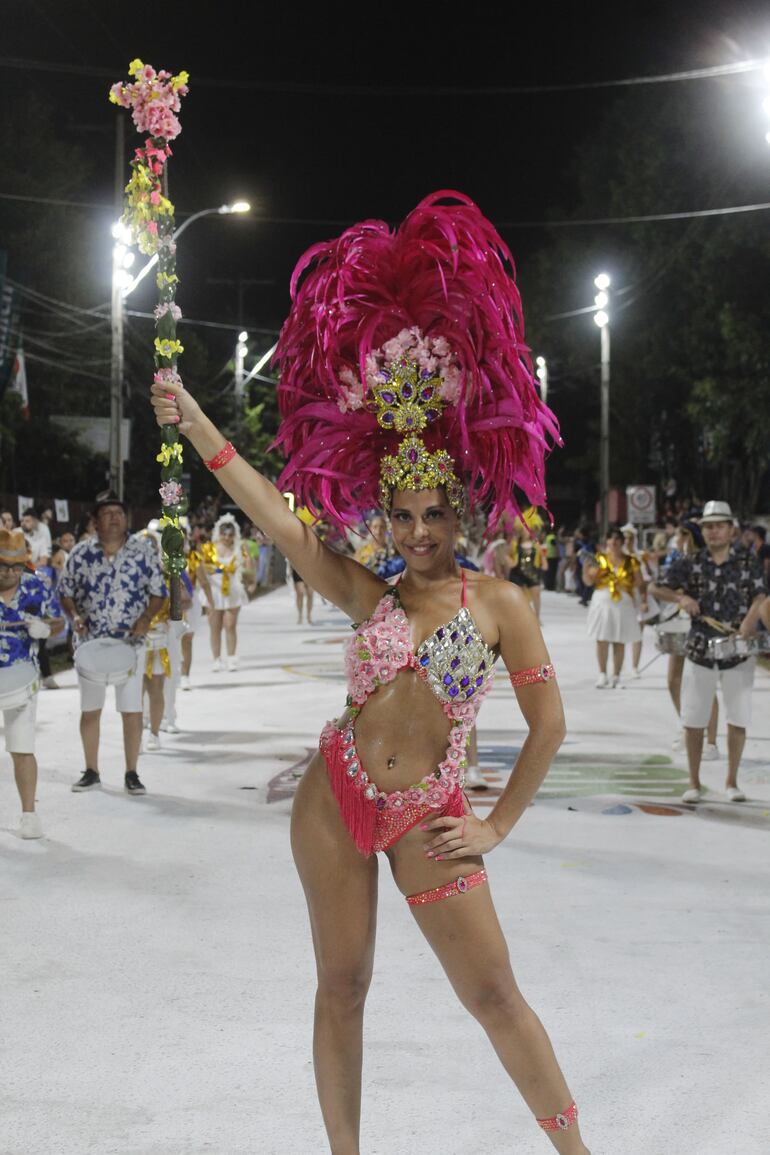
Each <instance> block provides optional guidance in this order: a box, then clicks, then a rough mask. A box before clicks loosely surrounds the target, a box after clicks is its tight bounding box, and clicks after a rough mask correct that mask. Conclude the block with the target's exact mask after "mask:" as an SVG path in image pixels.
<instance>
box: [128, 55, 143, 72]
mask: <svg viewBox="0 0 770 1155" xmlns="http://www.w3.org/2000/svg"><path fill="white" fill-rule="evenodd" d="M141 72H144V61H142V60H140V59H139V57H138V56H137V58H136V60H132V61H131V63H130V64H129V66H128V75H129V76H139V74H140V73H141Z"/></svg>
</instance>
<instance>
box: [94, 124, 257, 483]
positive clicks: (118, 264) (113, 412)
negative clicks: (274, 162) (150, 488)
mask: <svg viewBox="0 0 770 1155" xmlns="http://www.w3.org/2000/svg"><path fill="white" fill-rule="evenodd" d="M120 123H121V124H122V123H123V122H122V121H120ZM250 210H251V205H250V204H249V202H248V201H235V203H234V204H231V205H220V206H219V208H215V209H201V210H200V212H197V213H193V214H192V216H190V217H188V218H187V219H186V220H185V221H183V222H182V224H181V225H180V226H179V228H178V229H176V230H175V232H174V235H173V239H174V240H176V239H177V238H178V237H179V236H181V234H182V233H183V232H184V231H185V229H187V228H189V227H190V225H191V224H192V223H193V221H197V220H200V218H201V217H207V216H210V215H211V214H217V215H219V216H229V215H230V214H232V213H248V212H250ZM112 235H113V237H114V238H115V242H116V243H115V246H114V248H113V251H112V296H111V300H110V318H111V332H112V337H111V350H112V356H111V370H110V488H111V489H113V490H114V491H115V493H117V494H118V496H119V497H120V499H121V500H122V499H123V447H122V445H121V440H122V426H123V376H124V353H123V317H124V314H123V303H124V301H125V299H126V297H128V296H130V294H131V293H133V291H134V289H135V288H136V286H137V285H138V284H139V283H140V282H141V281H143V280H144V278H145V277H146V276H147V274H148V273H149V272H150V270H151V269H153V268H154V267H155V266H156V265H157V263H158V254H157V253H156V254H155V255H154V256H152V257H150V259H149V261H148V262H147V263H146V264H145V265H143V266H142V268H141V269H140V270H139V272H138V273H137V274H136V276H135V277H133V278H132V277H131V274H130V273H129V272H128V270H129V268H130V267H131V265H133V263H134V260H135V256H136V254H135V253H131V252H129V251H128V246H129V245H130V244H131V236H130V234H129V233H128V232H127V230H126V229H125V227H124V226H123V225H122V224H120V222H118V224H116V225H113V228H112Z"/></svg>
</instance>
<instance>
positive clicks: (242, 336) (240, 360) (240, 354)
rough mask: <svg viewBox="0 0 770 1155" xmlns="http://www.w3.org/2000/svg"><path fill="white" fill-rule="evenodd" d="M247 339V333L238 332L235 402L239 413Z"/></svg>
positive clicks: (241, 400) (247, 348) (241, 402)
mask: <svg viewBox="0 0 770 1155" xmlns="http://www.w3.org/2000/svg"><path fill="white" fill-rule="evenodd" d="M248 339H249V334H248V333H246V332H243V333H239V334H238V344H237V345H236V346H235V404H236V408H237V410H238V413H239V414H240V412H241V409H242V407H243V383H244V377H243V370H244V362H245V360H246V354H247V353H248V350H249V347H248V345H247V344H246V342H247V341H248Z"/></svg>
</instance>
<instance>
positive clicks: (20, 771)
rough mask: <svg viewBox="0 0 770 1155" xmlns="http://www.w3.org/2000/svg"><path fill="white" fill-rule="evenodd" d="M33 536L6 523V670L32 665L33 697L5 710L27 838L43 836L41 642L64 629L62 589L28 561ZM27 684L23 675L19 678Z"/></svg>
mask: <svg viewBox="0 0 770 1155" xmlns="http://www.w3.org/2000/svg"><path fill="white" fill-rule="evenodd" d="M26 557H27V542H26V540H25V538H24V533H23V532H22V530H20V529H12V530H8V529H0V671H7V670H11V669H14V670H16V671H17V672H19V673H21V672H22V671H23V669H24V664H25V663H26V665H27V666H29V674H30V678H29V681H28V683H27V684H28V685H29V697H28V699H27V701H26V702H25V703H24V704H23V705H21V706H15V707H13V708H11V709H4V710H3V725H4V729H5V748H6V750H7V751H8V753H9V754H10V755H11V758H12V760H13V770H14V774H15V777H16V788H17V789H18V791H19V797H20V798H21V823H20V826H19V834H20V836H21V837H22V838H42V836H43V829H42V826H41V825H40V819H39V817H38V815H37V813H36V812H35V787H36V786H37V761H36V760H35V712H36V709H37V683H38V678H39V673H40V671H39V667H38V642H39V641H40V640H42V639H45V638H47V637H49V636H51V635H52V634H53V635H55V634H59V633H61V631H62V630H63V629H64V618H63V617H62V613H61V609H60V608H59V603H58V601H57V599H56V595H55V594H54V592H53V590H52V589H51V587H50V586H49V584H48V583H47V582H44V581H42V579H41V578H39V577H37V576H36V575H35V574H33V573H30V572H29V570H28V569H27V567H26ZM14 684H15V685H16V686H18V687H21V686H22V685H23V684H24V680H23V678H22V679H20V680H19V681H16V680H15V679H14Z"/></svg>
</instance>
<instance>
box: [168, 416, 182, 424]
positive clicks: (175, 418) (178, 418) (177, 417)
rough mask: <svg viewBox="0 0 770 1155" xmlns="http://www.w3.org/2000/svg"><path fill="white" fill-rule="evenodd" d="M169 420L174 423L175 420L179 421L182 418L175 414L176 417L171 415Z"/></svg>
mask: <svg viewBox="0 0 770 1155" xmlns="http://www.w3.org/2000/svg"><path fill="white" fill-rule="evenodd" d="M171 420H172V421H173V422H174V424H176V422H177V421H181V420H182V418H181V417H179V416H178V415H177V416H176V417H172V418H171Z"/></svg>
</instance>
